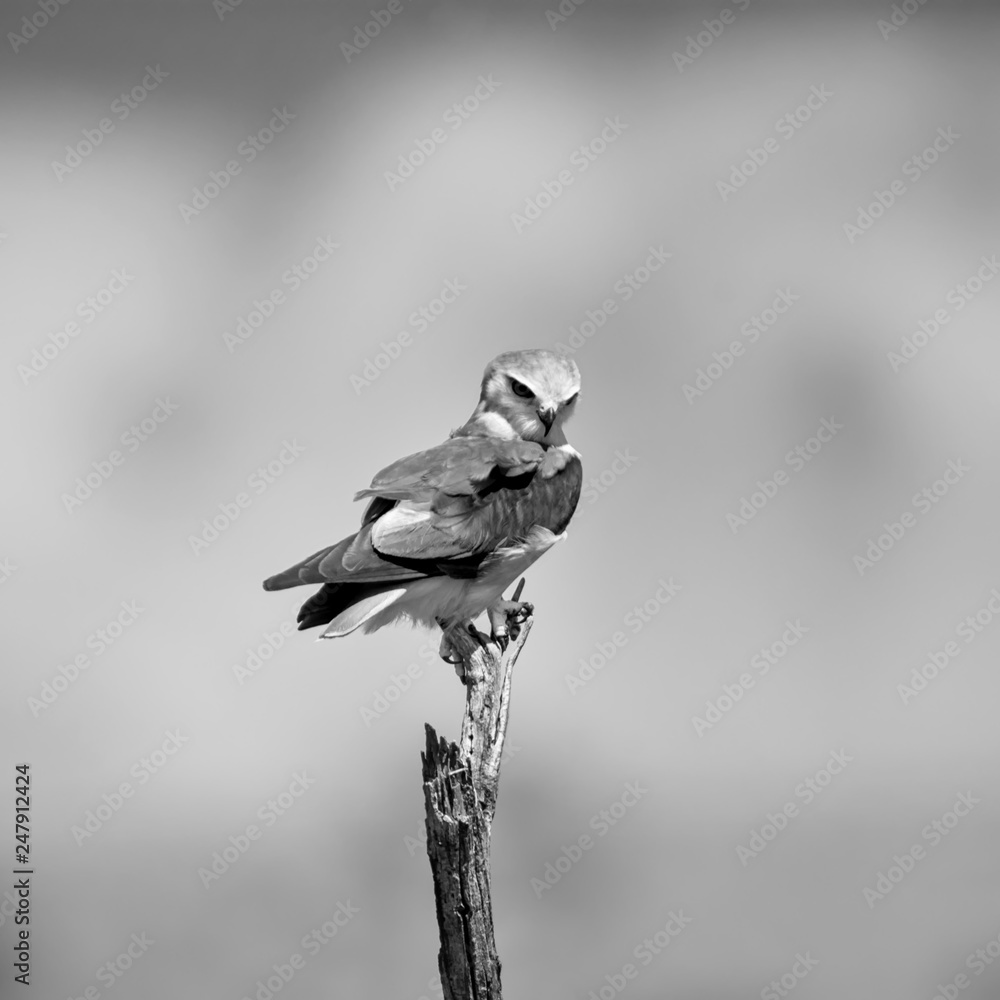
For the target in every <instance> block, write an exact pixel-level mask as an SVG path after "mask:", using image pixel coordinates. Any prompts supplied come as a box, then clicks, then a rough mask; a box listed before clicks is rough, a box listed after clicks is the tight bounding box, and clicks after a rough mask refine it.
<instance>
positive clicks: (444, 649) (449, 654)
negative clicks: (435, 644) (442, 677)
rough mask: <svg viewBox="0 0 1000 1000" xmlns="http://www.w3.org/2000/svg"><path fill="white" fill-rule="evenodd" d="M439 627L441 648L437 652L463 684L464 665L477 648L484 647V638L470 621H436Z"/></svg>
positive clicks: (439, 619)
mask: <svg viewBox="0 0 1000 1000" xmlns="http://www.w3.org/2000/svg"><path fill="white" fill-rule="evenodd" d="M437 623H438V625H440V626H441V646H440V648H439V649H438V652H439V654H440V656H441V659H442V660H444V661H445V663H450V664H452V666H454V668H455V673H456V674H458V678H459V680H461V681H462V683H463V684H464V683H465V663H466V661H467V660H468V659H469V658H471V656H472V654H473V652H474V651H475V649H476V647H477V646H485V645H486V638H485V636H483V635H482V634H481V633H480V632H479V630H478V629H477V628H476V626H475V625H474V624H473V623H472V622H470V621H466V622H463V621H457V622H451V621H448V620H446V619H443V618H438V619H437Z"/></svg>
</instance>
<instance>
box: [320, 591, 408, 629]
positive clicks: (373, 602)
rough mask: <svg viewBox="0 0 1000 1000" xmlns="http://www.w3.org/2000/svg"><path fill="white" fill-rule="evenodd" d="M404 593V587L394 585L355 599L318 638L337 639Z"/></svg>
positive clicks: (362, 623)
mask: <svg viewBox="0 0 1000 1000" xmlns="http://www.w3.org/2000/svg"><path fill="white" fill-rule="evenodd" d="M405 593H406V587H399V586H396V587H391V588H390V589H388V590H385V589H381V590H379V591H378V592H377V593H374V594H369V595H368V596H367V597H362V598H360V600H355V601H354V602H353V603H352V604H351V605H350V607H348V608H345V609H344V610H343V611H341V612H340V614H339V615H337V616H336V617H335V618H334V619H333V620H332V621H331V622H330V624H329V626H328V627H327V628H326V630H325V631H324V632H323V634H322V635H321V636H320V638H321V639H337V638H340V637H341V636H345V635H348V634H349V633H351V632H353V631H354V630H355V629H356V628H360V627H361V626H362V625H364V623H365V622H366V621H368V620H369V619H371V618H373V617H374V616H375V615H377V614H378V613H379V612H380V611H381V610H382V609H383V608H386V607H388V606H389V605H390V604H392V603H393V601H395V600H396V599H397V598H399V597H402V596H403V594H405Z"/></svg>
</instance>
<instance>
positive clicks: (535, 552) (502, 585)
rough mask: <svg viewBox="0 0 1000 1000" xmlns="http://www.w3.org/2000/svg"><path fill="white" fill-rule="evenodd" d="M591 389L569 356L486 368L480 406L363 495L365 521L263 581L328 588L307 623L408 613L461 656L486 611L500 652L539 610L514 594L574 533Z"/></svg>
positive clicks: (306, 611)
mask: <svg viewBox="0 0 1000 1000" xmlns="http://www.w3.org/2000/svg"><path fill="white" fill-rule="evenodd" d="M579 397H580V370H579V368H578V366H577V364H576V362H575V361H574V360H573V359H572V358H570V357H569V356H568V355H566V354H562V353H557V352H555V351H549V350H540V349H533V350H522V351H507V352H505V353H503V354H500V355H498V356H497V357H495V358H494V359H493V360H492V361H491V362H490V363H489V364H488V365H487V366H486V369H485V371H484V372H483V377H482V382H481V385H480V393H479V402H478V403H477V405H476V407H475V409H474V410H473V413H472V415H471V416H470V417H469V419H468V420H467V421H466V422H465V423H464V424H462V426H461V427H459V428H458V429H457V430H453V431H452V432H451V434H450V435H449V436H448V438H447V439H446V440H445V441H444V442H443V443H441V444H439V445H437V446H435V447H433V448H430V449H428V450H426V451H421V452H417V453H416V454H413V455H408V456H407V457H405V458H401V459H400V460H399V461H397V462H393V463H392V464H391V465H389V466H387V467H386V468H384V469H383V470H382V471H381V472H379V473H378V474H377V475H376V476H375V477H374V479H373V480H372V482H371V486H369V487H368V488H367V489H363V490H359V491H358V492H357V493H356V494H355V497H354V499H355V500H361V499H367V500H368V504H367V505H366V507H365V510H364V514H363V516H362V518H361V527H360V529H359V530H358V531H357V532H355V533H354V534H352V535H348V536H347V537H346V538H343V539H341V540H340V541H339V542H337V543H336V544H334V545H329V546H327V547H326V548H323V549H320V550H319V551H318V552H315V553H313V554H312V555H311V556H308V557H307V558H305V559H303V560H302V561H301V562H299V563H296V564H295V565H294V566H292V567H290V568H289V569H286V570H285V571H284V572H281V573H277V574H276V575H274V576H271V577H269V578H268V579H266V580H265V581H264V589H265V590H268V591H274V590H284V589H285V588H287V587H297V586H300V585H303V584H317V583H318V584H321V586H320V588H319V590H318V591H316V592H315V593H314V594H313V595H312V596H311V597H309V598H308V599H307V600H306V601H305V603H304V604H303V605H302V607H301V610H300V611H299V614H298V623H299V629H300V630H302V629H309V628H314V627H316V626H320V625H325V626H326V628H325V629H324V631H323V632H322V634H321V636H320V638H321V639H334V638H341V637H343V636H346V635H349V634H350V633H352V632H354V631H355V630H357V629H361V630H362V632H363V633H370V632H374V631H376V630H377V629H380V628H382V627H383V626H386V625H389V624H392V623H395V622H399V621H404V622H405V621H409V622H410V623H411V624H415V625H423V626H426V627H430V628H433V627H434V626H439V627H440V628H441V630H442V638H441V646H440V655H441V657H442V658H443V659H444V660H446V661H447V662H449V663H454V664H458V663H460V661H461V659H462V656H461V649H462V642H461V638H462V637H461V636H460V635H458V633H459V632H461V631H463V630H464V631H465V632H466V634H468V633H471V634H472V635H473V636H478V635H479V633H478V631H477V630H476V629H475V626H474V621H475V619H476V618H478V617H479V616H480V615H481V614H482V613H483V612H484V611H485V612H486V613H487V614H488V617H489V622H490V639H491V640H492V641H494V642H496V643H497V644H498V645H499V646H500V647H501V649H505V648H506V646H507V643H508V642H509V641H510V640H511V639H512V638H514V637H516V636H517V634H518V630H519V628H520V624H521V623H522V622H523V621H525V620H526V618H527V617H528V616H529V615H530V614H532V613H533V611H534V607H533V605H532V604H530V603H529V602H527V601H518V600H517V599H516V598H517V597H518V596H519V594H515V595H514V597H515V599H514V600H512V601H505V600H504V599H503V593H504V591H505V590H506V589H507V587H508V586H510V585H511V584H512V583H513V582H514V581H515V580H516V579H517V578H518V576H520V575H521V574H522V573H523V572H524V571H525V570H526V569H527V568H528V567H529V566H530V565H531V564H532V563H533V562H535V560H536V559H538V558H539V557H540V556H542V555H543V554H544V553H545V552H547V551H548V550H549V549H550V548H551V547H552V546H553V545H554V544H555V543H556V542H559V541H562V540H563V539H564V538H565V537H566V527H567V525H568V524H569V522H570V519H571V518H572V516H573V513H574V511H575V510H576V506H577V503H578V502H579V499H580V490H581V486H582V482H583V465H582V461H581V457H580V453H579V452H578V451H577V450H576V449H575V448H573V446H572V445H570V444H569V442H568V441H567V440H566V434H565V431H564V425H565V423H566V421H568V420H569V419H570V417H571V416H572V415H573V413H574V411H575V409H576V405H577V401H578V399H579Z"/></svg>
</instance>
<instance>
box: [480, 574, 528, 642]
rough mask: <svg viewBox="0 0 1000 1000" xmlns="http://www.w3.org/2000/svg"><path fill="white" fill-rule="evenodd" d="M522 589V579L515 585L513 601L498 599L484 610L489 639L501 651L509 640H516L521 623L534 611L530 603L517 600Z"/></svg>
mask: <svg viewBox="0 0 1000 1000" xmlns="http://www.w3.org/2000/svg"><path fill="white" fill-rule="evenodd" d="M523 588H524V580H523V579H522V580H521V582H520V583H519V584H518V585H517V590H515V591H514V599H513V600H511V601H505V600H504V599H503V598H500V600H498V601H494V602H493V604H491V605H490V607H489V608H487V610H486V613H487V615H488V616H489V619H490V633H491V638H492V639H493V641H494V642H495V643H496V644H497V645H498V646H499V647H500V648H501V649H506V648H507V643H508V642H509V641H510V640H511V639H516V638H517V635H518V633H519V632H520V631H521V623H522V622H523V621H526V620H527V619H528V618H529V617H530V616H531V615H532V614H533V613H534V611H535V606H534V605H533V604H531V603H530V602H528V601H519V600H518V598H519V597H520V596H521V590H522V589H523Z"/></svg>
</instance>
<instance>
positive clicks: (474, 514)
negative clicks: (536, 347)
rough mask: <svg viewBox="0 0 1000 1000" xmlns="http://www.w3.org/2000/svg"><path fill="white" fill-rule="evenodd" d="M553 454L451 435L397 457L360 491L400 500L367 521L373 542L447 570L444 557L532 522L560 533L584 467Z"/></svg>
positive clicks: (515, 534) (476, 551) (516, 534)
mask: <svg viewBox="0 0 1000 1000" xmlns="http://www.w3.org/2000/svg"><path fill="white" fill-rule="evenodd" d="M551 454H552V453H551V452H546V450H545V449H544V448H542V447H541V445H538V444H536V443H534V442H532V441H523V440H520V439H516V440H505V439H501V438H489V437H471V438H451V439H449V440H448V441H446V442H444V444H441V445H439V446H438V447H437V448H432V449H430V450H429V451H423V452H419V453H418V454H416V455H411V456H409V457H408V458H404V459H401V460H400V461H398V462H395V463H394V464H393V465H390V466H389V467H388V468H387V469H384V470H383V471H382V472H380V473H379V474H378V475H377V476H376V477H375V479H374V480H373V481H372V485H371V487H370V488H369V489H367V490H362V491H361V492H360V493H359V494H358V498H361V497H376V498H378V497H381V498H386V499H389V500H395V501H397V502H396V504H395V506H393V507H392V508H391V509H389V510H387V511H385V512H384V513H382V514H381V516H378V517H377V518H374V519H373V520H372V521H371V522H370V529H371V535H370V540H371V546H372V548H373V549H374V550H375V552H376V553H377V554H378V555H381V556H383V557H386V558H388V559H391V560H400V561H403V562H405V564H407V565H409V566H416V565H419V564H420V563H424V562H425V561H429V562H433V563H435V564H436V565H437V567H438V572H441V571H442V570H443V571H444V572H447V571H448V569H447V567H446V566H443V565H442V563H448V562H452V561H457V562H460V561H462V560H476V559H477V558H481V557H483V556H484V555H486V554H487V553H489V552H492V551H494V550H495V549H497V548H499V547H501V546H503V545H508V544H512V543H515V542H518V541H522V540H523V539H524V538H526V537H527V535H528V532H530V531H531V529H532V528H534V527H539V526H541V527H545V528H548V529H549V530H551V531H553V532H555V533H557V534H558V533H560V532H561V531H562V530H563V528H564V527H565V524H566V522H567V521H568V520H569V518H570V516H572V513H573V510H574V509H575V507H576V502H577V499H578V497H579V493H580V484H581V480H582V472H581V468H580V463H579V459H578V458H576V457H575V456H572V457H566V458H565V459H559V460H553V459H551V458H550V456H551ZM349 555H350V553H348V556H345V560H344V564H345V565H347V562H348V558H349Z"/></svg>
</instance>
